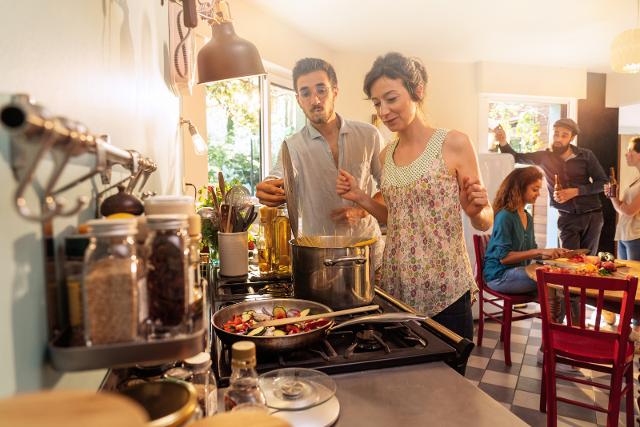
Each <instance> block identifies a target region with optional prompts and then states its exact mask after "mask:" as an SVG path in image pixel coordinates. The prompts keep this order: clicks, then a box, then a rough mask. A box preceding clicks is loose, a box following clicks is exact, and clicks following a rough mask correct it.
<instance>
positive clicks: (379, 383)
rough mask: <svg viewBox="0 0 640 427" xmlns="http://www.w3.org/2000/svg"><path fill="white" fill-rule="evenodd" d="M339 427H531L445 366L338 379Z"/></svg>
mask: <svg viewBox="0 0 640 427" xmlns="http://www.w3.org/2000/svg"><path fill="white" fill-rule="evenodd" d="M333 379H334V380H335V381H336V384H337V386H338V390H337V392H336V396H337V397H338V400H339V401H340V418H338V422H337V423H336V424H335V425H336V426H349V427H360V426H367V427H372V426H393V425H396V426H418V425H441V426H469V425H473V426H474V427H477V426H491V427H498V426H518V425H522V426H526V423H524V422H523V421H522V420H521V419H520V418H518V417H516V416H515V415H513V414H512V413H511V412H509V411H508V410H507V409H506V408H505V407H504V406H502V405H501V404H500V403H498V402H497V401H495V400H493V399H492V398H491V397H490V396H489V395H487V394H485V393H484V392H483V391H482V390H480V389H479V388H477V387H476V386H474V385H473V384H472V383H470V382H469V381H468V380H466V379H465V378H464V377H462V376H461V375H460V374H458V373H457V372H455V371H454V370H453V369H451V368H450V367H449V366H447V365H445V364H444V363H442V362H435V363H427V364H421V365H410V366H402V367H398V368H390V369H381V370H372V371H364V372H356V373H350V374H342V375H334V376H333Z"/></svg>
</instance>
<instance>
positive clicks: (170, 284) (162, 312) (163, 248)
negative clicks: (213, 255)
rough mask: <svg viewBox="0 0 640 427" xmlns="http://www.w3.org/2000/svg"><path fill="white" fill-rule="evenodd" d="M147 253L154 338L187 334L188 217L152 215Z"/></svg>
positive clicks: (151, 328)
mask: <svg viewBox="0 0 640 427" xmlns="http://www.w3.org/2000/svg"><path fill="white" fill-rule="evenodd" d="M147 227H148V229H149V236H148V237H147V241H146V243H145V251H146V253H147V262H146V267H147V300H148V307H149V318H148V323H149V326H150V334H151V337H152V338H163V337H167V336H175V335H178V334H180V333H184V332H187V331H188V330H189V325H190V323H191V321H190V320H191V319H190V316H189V294H190V291H191V289H190V286H189V239H188V236H187V216H186V215H181V214H179V215H175V214H174V215H149V216H148V217H147Z"/></svg>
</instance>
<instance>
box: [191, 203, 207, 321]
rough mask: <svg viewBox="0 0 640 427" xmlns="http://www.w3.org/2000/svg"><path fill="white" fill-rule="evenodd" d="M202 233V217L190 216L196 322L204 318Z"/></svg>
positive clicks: (192, 301) (192, 285)
mask: <svg viewBox="0 0 640 427" xmlns="http://www.w3.org/2000/svg"><path fill="white" fill-rule="evenodd" d="M200 232H201V221H200V216H199V215H198V214H192V215H189V289H190V292H189V307H190V314H191V317H192V319H193V321H194V322H195V321H196V319H197V318H198V317H200V318H202V316H203V304H202V303H203V299H202V297H203V294H204V285H203V282H202V275H201V274H200V241H201V239H202V235H201V234H200Z"/></svg>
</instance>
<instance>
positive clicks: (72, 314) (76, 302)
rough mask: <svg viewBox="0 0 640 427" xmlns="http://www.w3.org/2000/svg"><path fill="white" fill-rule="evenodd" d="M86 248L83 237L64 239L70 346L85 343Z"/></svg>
mask: <svg viewBox="0 0 640 427" xmlns="http://www.w3.org/2000/svg"><path fill="white" fill-rule="evenodd" d="M88 246H89V238H88V237H87V236H85V235H75V236H68V237H66V238H65V239H64V277H65V283H66V289H67V307H68V311H69V327H70V329H71V338H70V344H71V345H72V346H77V345H84V342H85V340H84V326H83V325H84V314H83V310H82V272H83V270H84V254H85V252H86V250H87V247H88Z"/></svg>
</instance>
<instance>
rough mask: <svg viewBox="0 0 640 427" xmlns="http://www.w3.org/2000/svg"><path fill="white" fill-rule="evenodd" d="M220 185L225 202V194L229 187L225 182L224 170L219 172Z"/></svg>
mask: <svg viewBox="0 0 640 427" xmlns="http://www.w3.org/2000/svg"><path fill="white" fill-rule="evenodd" d="M218 185H219V186H220V196H221V197H222V201H223V202H224V196H225V194H227V187H226V184H225V182H224V174H223V173H222V171H220V172H218Z"/></svg>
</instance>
